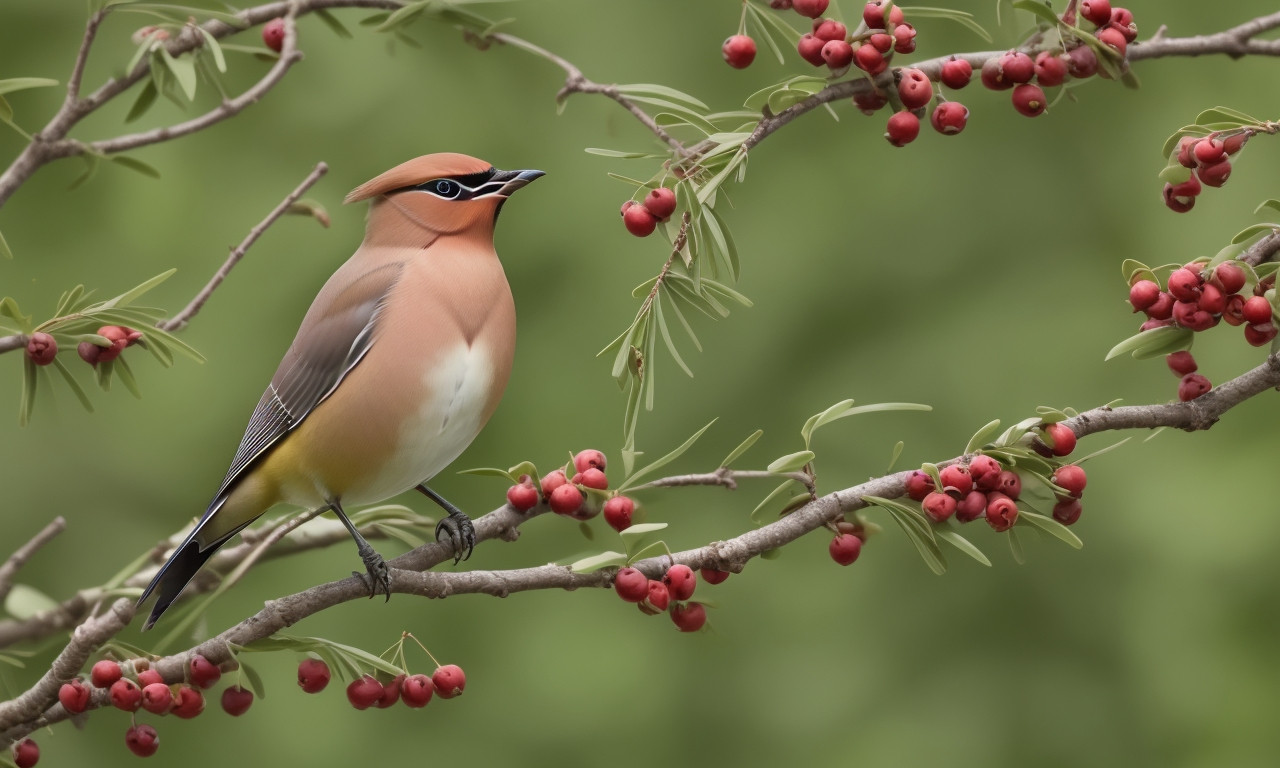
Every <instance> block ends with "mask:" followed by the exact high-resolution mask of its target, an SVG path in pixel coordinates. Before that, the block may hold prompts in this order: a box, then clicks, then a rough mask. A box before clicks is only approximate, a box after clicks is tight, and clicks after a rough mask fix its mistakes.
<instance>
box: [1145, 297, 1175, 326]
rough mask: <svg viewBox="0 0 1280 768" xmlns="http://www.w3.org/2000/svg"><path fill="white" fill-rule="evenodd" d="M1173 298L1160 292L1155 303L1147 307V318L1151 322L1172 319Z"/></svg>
mask: <svg viewBox="0 0 1280 768" xmlns="http://www.w3.org/2000/svg"><path fill="white" fill-rule="evenodd" d="M1173 303H1174V302H1173V297H1172V296H1170V295H1169V294H1167V293H1165V292H1163V291H1161V292H1160V295H1159V296H1157V297H1156V303H1155V304H1152V305H1151V306H1149V307H1147V310H1146V312H1147V317H1149V318H1151V319H1152V320H1168V319H1170V318H1171V317H1173Z"/></svg>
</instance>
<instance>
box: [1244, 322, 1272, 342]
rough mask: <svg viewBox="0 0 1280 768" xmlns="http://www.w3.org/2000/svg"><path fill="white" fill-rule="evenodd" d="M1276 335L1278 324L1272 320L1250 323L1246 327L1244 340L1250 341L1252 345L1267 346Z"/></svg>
mask: <svg viewBox="0 0 1280 768" xmlns="http://www.w3.org/2000/svg"><path fill="white" fill-rule="evenodd" d="M1275 337H1276V324H1275V323H1272V322H1266V323H1250V324H1249V325H1246V326H1245V327H1244V340H1245V341H1247V342H1249V344H1250V346H1254V347H1262V346H1266V345H1267V344H1270V343H1271V340H1272V339H1274V338H1275Z"/></svg>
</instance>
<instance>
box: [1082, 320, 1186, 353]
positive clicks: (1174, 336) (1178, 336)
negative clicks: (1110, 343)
mask: <svg viewBox="0 0 1280 768" xmlns="http://www.w3.org/2000/svg"><path fill="white" fill-rule="evenodd" d="M1192 336H1193V333H1192V332H1191V330H1189V329H1187V328H1179V327H1177V326H1172V325H1166V326H1164V327H1163V328H1153V329H1151V330H1149V331H1141V332H1139V333H1137V334H1135V335H1133V336H1130V337H1129V338H1127V339H1125V340H1124V341H1122V342H1120V343H1119V344H1117V345H1115V346H1114V347H1112V348H1111V351H1110V352H1108V353H1107V356H1106V358H1104V360H1111V359H1112V358H1115V357H1119V356H1120V355H1123V354H1126V353H1127V354H1132V355H1133V357H1134V359H1137V360H1146V359H1149V358H1152V357H1158V356H1160V355H1167V354H1169V353H1170V352H1176V351H1177V350H1180V349H1186V348H1188V347H1189V346H1191V340H1192Z"/></svg>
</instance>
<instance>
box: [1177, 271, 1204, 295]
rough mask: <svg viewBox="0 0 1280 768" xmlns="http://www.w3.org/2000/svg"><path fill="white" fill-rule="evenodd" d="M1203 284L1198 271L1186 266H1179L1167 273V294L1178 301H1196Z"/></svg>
mask: <svg viewBox="0 0 1280 768" xmlns="http://www.w3.org/2000/svg"><path fill="white" fill-rule="evenodd" d="M1203 286H1204V281H1203V280H1201V279H1200V273H1199V272H1198V271H1195V270H1191V269H1188V268H1186V267H1179V268H1178V269H1175V270H1173V274H1171V275H1169V294H1170V295H1171V296H1173V298H1175V299H1177V300H1178V301H1189V302H1195V301H1197V300H1198V299H1199V298H1200V292H1201V290H1202V289H1203Z"/></svg>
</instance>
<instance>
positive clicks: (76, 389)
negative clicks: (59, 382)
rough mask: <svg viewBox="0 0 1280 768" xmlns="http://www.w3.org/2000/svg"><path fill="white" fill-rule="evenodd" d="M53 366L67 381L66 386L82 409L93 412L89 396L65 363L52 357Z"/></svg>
mask: <svg viewBox="0 0 1280 768" xmlns="http://www.w3.org/2000/svg"><path fill="white" fill-rule="evenodd" d="M53 367H54V368H55V369H57V371H58V373H60V374H62V378H63V380H65V381H66V382H67V386H68V387H70V388H71V391H72V393H74V394H75V396H76V399H77V400H79V401H80V405H82V406H84V409H85V410H86V411H88V412H89V413H93V403H91V402H90V401H89V396H88V395H87V394H85V391H84V388H83V387H81V386H80V382H78V381H76V378H75V377H74V376H72V375H71V371H70V370H69V369H68V368H67V365H66V363H64V362H62V360H61V359H60V358H58V357H54V358H53Z"/></svg>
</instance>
